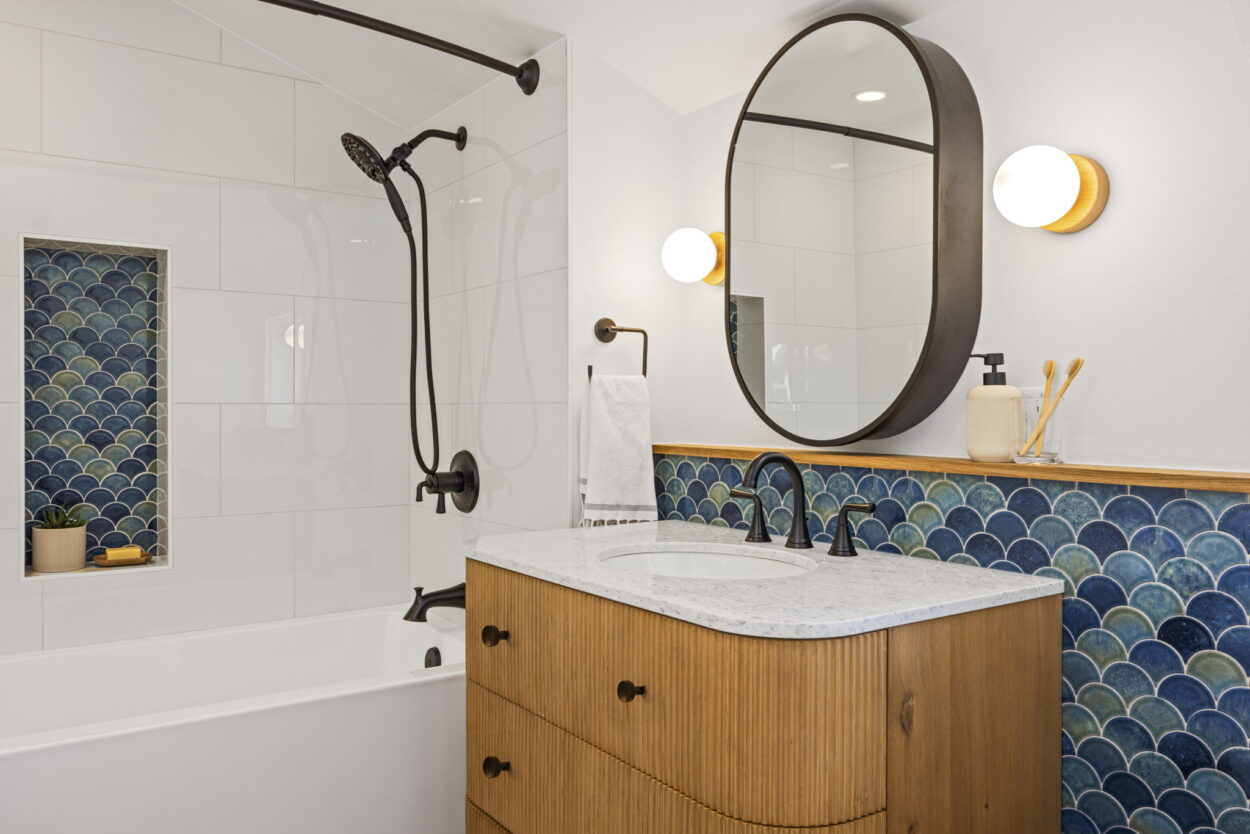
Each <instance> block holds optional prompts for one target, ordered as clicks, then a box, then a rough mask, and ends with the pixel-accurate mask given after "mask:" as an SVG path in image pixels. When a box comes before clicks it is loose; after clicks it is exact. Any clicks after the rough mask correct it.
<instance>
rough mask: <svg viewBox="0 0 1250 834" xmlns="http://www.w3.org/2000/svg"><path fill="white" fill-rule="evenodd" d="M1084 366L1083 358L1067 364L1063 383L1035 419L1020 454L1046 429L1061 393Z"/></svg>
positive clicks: (1061, 395) (1064, 391) (1061, 397)
mask: <svg viewBox="0 0 1250 834" xmlns="http://www.w3.org/2000/svg"><path fill="white" fill-rule="evenodd" d="M1083 367H1085V360H1084V359H1080V358H1077V359H1073V360H1072V364H1071V365H1069V366H1068V376H1067V378H1066V379H1065V380H1064V381H1063V385H1060V386H1059V393H1057V394H1055V398H1054V399H1053V400H1051V401H1050V402H1049V403H1048V404H1047V406H1046V409H1045V410H1044V411H1043V412H1042V416H1041V419H1039V420H1038V421H1037V426H1035V427H1034V429H1033V433H1032V434H1030V435H1029V439H1028V440H1026V441H1025V442H1024V446H1023V447H1021V449H1020V454H1021V455H1024V453H1025V452H1026V451H1028V449H1029V447H1030V446H1032V445H1033V444H1034V443H1036V442H1037V441H1038V439H1039V438H1040V437H1041V436H1042V434H1043V433H1044V432H1045V431H1046V424H1047V423H1049V422H1050V418H1051V416H1052V415H1053V414H1054V413H1055V409H1056V408H1058V407H1059V402H1060V400H1062V399H1063V395H1064V394H1066V393H1068V386H1069V385H1071V384H1072V380H1074V379H1076V375H1077V374H1079V373H1080V372H1081V368H1083Z"/></svg>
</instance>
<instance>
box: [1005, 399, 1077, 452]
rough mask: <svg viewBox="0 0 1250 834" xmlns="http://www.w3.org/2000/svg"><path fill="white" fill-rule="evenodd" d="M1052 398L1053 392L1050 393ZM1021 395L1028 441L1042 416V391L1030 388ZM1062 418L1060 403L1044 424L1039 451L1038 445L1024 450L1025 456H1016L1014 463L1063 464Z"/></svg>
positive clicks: (1061, 404) (1062, 409)
mask: <svg viewBox="0 0 1250 834" xmlns="http://www.w3.org/2000/svg"><path fill="white" fill-rule="evenodd" d="M1051 393H1052V396H1053V394H1054V392H1051ZM1021 394H1022V395H1023V405H1024V437H1025V439H1028V438H1029V437H1032V436H1033V429H1034V428H1036V427H1037V422H1038V420H1040V419H1041V416H1042V389H1040V388H1031V389H1024V390H1022V391H1021ZM1063 418H1064V407H1063V403H1062V402H1060V404H1059V407H1058V408H1056V409H1055V411H1054V413H1053V414H1051V415H1050V419H1049V420H1048V421H1047V422H1046V428H1045V430H1044V434H1043V435H1042V437H1041V444H1040V449H1039V445H1038V444H1034V445H1032V446H1030V447H1029V448H1028V449H1026V450H1025V454H1017V455H1015V457H1013V458H1012V460H1014V461H1015V462H1016V463H1038V464H1051V463H1062V462H1063Z"/></svg>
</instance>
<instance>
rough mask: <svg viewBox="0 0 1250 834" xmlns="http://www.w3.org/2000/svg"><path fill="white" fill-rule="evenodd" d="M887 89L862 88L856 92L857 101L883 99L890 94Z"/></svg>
mask: <svg viewBox="0 0 1250 834" xmlns="http://www.w3.org/2000/svg"><path fill="white" fill-rule="evenodd" d="M888 95H889V93H887V92H886V91H885V90H860V91H859V92H858V93H856V94H855V100H856V101H881V99H883V98H885V97H886V96H888Z"/></svg>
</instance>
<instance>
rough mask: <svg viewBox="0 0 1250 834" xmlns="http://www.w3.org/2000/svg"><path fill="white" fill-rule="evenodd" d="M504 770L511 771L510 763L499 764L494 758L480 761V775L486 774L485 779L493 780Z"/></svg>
mask: <svg viewBox="0 0 1250 834" xmlns="http://www.w3.org/2000/svg"><path fill="white" fill-rule="evenodd" d="M505 770H512V763H511V762H501V761H499V759H497V758H495V757H494V756H487V757H486V758H484V759H482V773H484V774H486V778H487V779H494V778H495V777H497V776H498V775H499V774H501V773H503V772H504V771H505Z"/></svg>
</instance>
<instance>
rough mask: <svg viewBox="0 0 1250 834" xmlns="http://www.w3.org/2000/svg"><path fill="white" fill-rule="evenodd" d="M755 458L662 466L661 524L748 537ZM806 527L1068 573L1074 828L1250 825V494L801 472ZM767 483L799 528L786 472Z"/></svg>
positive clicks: (1068, 743) (890, 547)
mask: <svg viewBox="0 0 1250 834" xmlns="http://www.w3.org/2000/svg"><path fill="white" fill-rule="evenodd" d="M745 468H746V461H738V460H728V459H717V458H712V459H709V458H694V457H676V456H673V457H668V456H661V455H657V456H656V458H655V489H656V495H657V497H658V503H659V511H660V517H661V518H665V519H683V520H687V521H695V522H702V523H705V524H712V525H717V526H723V527H731V528H734V529H740V530H744V531H745V530H746V529H747V526H748V522H749V520H750V518H749V514H750V513H751V512H752V510H751V508H750V502H749V501H747V500H744V499H737V498H732V497H731V496H730V495H729V490H730V489H731V488H732V487H734V486H736V485H738V484H739V483H741V482H742V476H743V471H744V469H745ZM800 469H801V471H802V473H803V482H804V486H805V488H806V492H807V496H808V501H809V513H808V519H807V522H808V530H809V532H810V533H811V535H812V538H813V540H814V541H817V542H830V541H832V534H833V530H834V524H835V522H836V519H837V511H838V507H839V506H841V504H842V503H843V502H845V501H860V500H867V501H874V502H876V504H877V510H876V512H875V513H874V514H873V515H872V516H871V517H868V518H863V519H861V520H860V521H859V523H858V524H857V525H855V528H854V533H855V541H856V544H857V545H859V546H860V547H864V548H868V549H872V550H878V551H884V552H887V553H896V554H900V555H907V556H914V557H919V558H925V559H939V560H942V561H950V562H958V563H963V564H969V565H979V566H981V567H985V568H989V569H991V570H1003V571H1011V572H1015V573H1029V574H1038V575H1041V576H1049V577H1054V578H1057V579H1061V580H1063V582H1064V587H1065V589H1066V590H1065V596H1064V600H1063V603H1062V604H1063V631H1062V635H1061V637H1062V644H1063V645H1062V650H1063V692H1062V696H1061V697H1062V710H1063V733H1062V739H1061V744H1062V747H1063V805H1064V807H1063V811H1062V831H1063V834H1211V833H1212V832H1221V834H1250V805H1248V803H1247V795H1250V741H1248V734H1250V685H1248V678H1247V675H1248V674H1250V615H1248V614H1247V611H1250V556H1248V555H1247V548H1248V547H1250V502H1248V500H1247V496H1246V495H1243V494H1234V493H1215V492H1207V491H1199V490H1180V489H1161V488H1148V487H1127V486H1115V485H1105V484H1083V483H1071V482H1063V481H1048V480H1043V479H1029V480H1026V479H1020V478H995V477H977V476H969V475H943V474H936V473H925V472H906V471H901V470H882V469H863V468H855V467H843V466H811V465H803V466H801V467H800ZM764 475H765V477H764V478H763V479H762V480H761V484H760V489H759V490H758V492H759V495H760V498H761V500H762V501H763V507H764V512H765V513H766V514H767V519H768V529H769V531H770V532H771V533H773V534H774V535H778V536H784V535H785V533H786V531H787V530H788V528H789V524H790V518H791V515H790V509H789V507H790V506H791V503H790V496H789V495H788V493H789V492H790V485H789V482H788V480H787V476H786V475H785V473H784V472H783V471H782V470H781V469H779V468H776V467H773V468H771V469H770V470H768V471H766V472H765V473H764Z"/></svg>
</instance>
